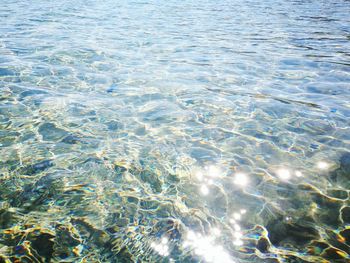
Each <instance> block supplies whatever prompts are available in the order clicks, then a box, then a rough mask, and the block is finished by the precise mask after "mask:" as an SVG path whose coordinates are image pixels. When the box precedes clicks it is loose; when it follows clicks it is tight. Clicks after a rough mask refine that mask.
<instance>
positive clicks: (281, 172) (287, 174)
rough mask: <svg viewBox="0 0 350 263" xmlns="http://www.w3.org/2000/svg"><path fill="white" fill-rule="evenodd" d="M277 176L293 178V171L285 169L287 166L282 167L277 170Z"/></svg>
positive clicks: (284, 178) (285, 178)
mask: <svg viewBox="0 0 350 263" xmlns="http://www.w3.org/2000/svg"><path fill="white" fill-rule="evenodd" d="M277 176H278V177H279V178H281V179H282V180H288V179H290V178H291V176H292V175H291V173H290V171H289V170H287V169H285V168H281V169H279V170H277Z"/></svg>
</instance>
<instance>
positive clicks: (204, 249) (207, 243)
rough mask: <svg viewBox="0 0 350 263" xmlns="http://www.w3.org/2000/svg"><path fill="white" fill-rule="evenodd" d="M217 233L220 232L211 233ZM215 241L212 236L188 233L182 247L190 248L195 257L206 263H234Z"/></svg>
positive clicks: (214, 230) (215, 230)
mask: <svg viewBox="0 0 350 263" xmlns="http://www.w3.org/2000/svg"><path fill="white" fill-rule="evenodd" d="M217 231H219V232H220V230H218V229H213V230H212V232H217ZM219 232H218V233H219ZM215 239H216V237H215V236H214V235H210V236H203V235H201V234H199V233H194V232H193V231H189V232H188V233H187V238H186V240H185V242H184V244H183V246H184V248H188V247H189V248H192V249H193V252H194V253H195V254H196V255H197V256H200V257H202V258H203V259H204V260H205V261H206V262H208V263H234V261H233V260H232V258H231V256H230V254H229V253H228V252H227V251H225V250H224V248H223V247H222V246H220V245H217V244H216V242H215Z"/></svg>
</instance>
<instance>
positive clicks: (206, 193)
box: [201, 185, 209, 195]
mask: <svg viewBox="0 0 350 263" xmlns="http://www.w3.org/2000/svg"><path fill="white" fill-rule="evenodd" d="M201 193H202V194H203V195H208V194H209V188H208V187H207V186H206V185H202V186H201Z"/></svg>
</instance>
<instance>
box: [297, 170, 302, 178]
mask: <svg viewBox="0 0 350 263" xmlns="http://www.w3.org/2000/svg"><path fill="white" fill-rule="evenodd" d="M295 176H296V177H302V176H303V173H302V172H300V171H295Z"/></svg>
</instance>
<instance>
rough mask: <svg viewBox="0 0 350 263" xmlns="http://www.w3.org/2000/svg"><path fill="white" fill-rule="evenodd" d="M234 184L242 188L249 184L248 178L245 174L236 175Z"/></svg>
mask: <svg viewBox="0 0 350 263" xmlns="http://www.w3.org/2000/svg"><path fill="white" fill-rule="evenodd" d="M233 183H234V184H236V185H240V186H246V185H247V184H248V177H247V175H246V174H244V173H236V174H235V175H234V178H233Z"/></svg>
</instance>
